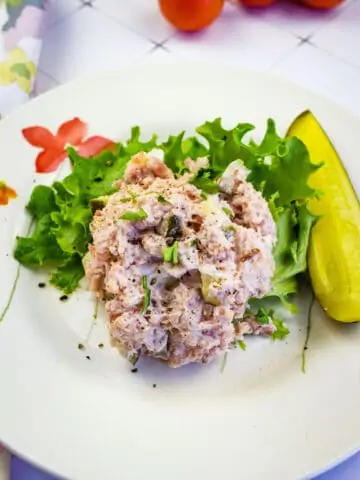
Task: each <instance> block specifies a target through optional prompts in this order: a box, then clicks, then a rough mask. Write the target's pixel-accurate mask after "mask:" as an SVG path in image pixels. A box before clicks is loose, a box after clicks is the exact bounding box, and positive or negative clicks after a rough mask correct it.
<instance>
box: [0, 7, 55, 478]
mask: <svg viewBox="0 0 360 480" xmlns="http://www.w3.org/2000/svg"><path fill="white" fill-rule="evenodd" d="M46 3H47V0H0V119H1V118H2V117H4V116H5V115H7V114H9V113H10V111H11V110H12V109H14V108H16V107H18V106H19V105H21V104H22V103H24V102H25V101H27V100H28V99H29V97H30V95H31V92H32V88H33V85H34V79H35V76H36V72H37V64H38V61H39V57H40V50H41V37H42V32H43V28H44V25H45V9H46ZM0 177H1V172H0ZM4 188H5V187H4V185H3V184H2V182H1V178H0V197H1V195H2V194H4V191H5V190H4ZM14 193H15V192H14ZM0 200H1V198H0ZM8 460H9V456H8V453H7V452H6V451H5V450H4V449H3V447H1V445H0V480H3V479H7V478H8V474H9V473H8V472H9V468H8Z"/></svg>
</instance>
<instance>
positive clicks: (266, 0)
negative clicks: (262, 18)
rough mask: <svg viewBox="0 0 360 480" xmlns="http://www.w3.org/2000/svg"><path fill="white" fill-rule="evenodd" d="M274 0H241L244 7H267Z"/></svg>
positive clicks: (274, 0)
mask: <svg viewBox="0 0 360 480" xmlns="http://www.w3.org/2000/svg"><path fill="white" fill-rule="evenodd" d="M275 2H276V0H241V3H242V4H243V5H245V7H268V6H269V5H272V4H273V3H275Z"/></svg>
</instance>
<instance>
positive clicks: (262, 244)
mask: <svg viewBox="0 0 360 480" xmlns="http://www.w3.org/2000/svg"><path fill="white" fill-rule="evenodd" d="M206 162H207V160H206V158H200V159H198V160H197V161H192V160H188V161H187V167H188V171H187V172H186V173H185V174H183V175H181V176H178V177H176V178H175V176H174V174H173V173H172V171H171V170H170V169H169V168H168V167H167V166H166V165H165V164H164V162H163V161H162V160H161V159H160V158H157V157H156V156H152V155H151V154H145V153H143V152H141V153H138V154H137V155H135V156H134V157H133V158H132V160H131V161H130V162H129V164H128V165H127V168H126V171H125V175H124V177H123V179H121V180H118V181H117V182H116V183H115V186H116V187H117V189H118V190H117V192H116V193H114V194H113V195H111V196H109V197H106V198H102V199H98V202H97V203H96V204H95V210H96V211H95V213H94V217H93V220H92V223H91V233H92V237H93V243H92V244H90V245H89V252H88V254H87V256H86V259H85V261H84V265H85V271H86V276H87V278H88V280H89V283H90V288H91V290H93V291H94V292H96V294H97V296H98V297H99V298H100V299H102V300H103V301H104V302H105V308H106V311H107V314H108V327H109V331H110V336H111V339H112V343H113V345H115V346H116V347H117V348H118V349H119V350H120V351H121V352H122V353H125V354H126V355H127V357H128V358H129V359H130V360H131V361H132V362H133V363H134V362H135V361H136V360H137V359H138V358H139V356H140V355H149V356H152V357H155V358H158V359H161V360H163V361H165V362H167V363H168V364H169V365H170V366H171V367H180V366H182V365H185V364H187V363H190V362H200V363H208V362H210V361H211V360H213V359H214V358H215V357H217V356H218V355H219V354H221V353H224V352H227V351H228V350H229V349H230V348H231V347H232V346H233V345H234V342H236V340H242V338H243V335H245V334H246V335H249V334H254V335H270V334H272V333H273V332H274V331H275V330H276V327H275V326H274V325H273V324H271V323H270V324H267V325H260V324H258V323H257V322H256V319H255V317H254V316H251V315H248V314H247V313H246V310H247V307H248V301H249V299H251V298H261V297H263V296H264V295H265V294H266V293H268V292H269V290H270V287H271V278H272V276H273V273H274V269H275V263H274V259H273V257H272V248H273V245H274V243H275V241H276V226H275V223H274V221H273V218H272V216H271V213H270V211H269V207H268V205H267V202H266V201H265V200H264V198H263V197H262V196H261V194H260V193H259V192H257V191H256V190H255V189H254V187H253V186H252V185H251V184H250V183H248V182H246V180H245V179H246V175H247V171H246V169H245V168H244V167H243V166H242V164H241V163H240V162H233V163H231V164H230V165H229V166H228V168H227V170H226V171H225V173H224V175H223V176H222V178H221V179H220V180H219V187H220V190H219V193H217V194H214V195H208V196H205V195H204V194H202V192H201V190H199V189H198V188H197V187H196V186H194V185H192V184H191V183H190V181H191V178H193V176H194V173H195V172H196V171H197V170H198V169H199V168H203V167H204V166H206Z"/></svg>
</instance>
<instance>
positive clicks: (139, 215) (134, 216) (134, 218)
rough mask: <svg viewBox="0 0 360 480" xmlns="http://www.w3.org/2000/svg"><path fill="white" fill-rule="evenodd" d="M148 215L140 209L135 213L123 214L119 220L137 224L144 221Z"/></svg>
mask: <svg viewBox="0 0 360 480" xmlns="http://www.w3.org/2000/svg"><path fill="white" fill-rule="evenodd" d="M147 216H148V214H147V213H146V212H145V210H144V209H143V208H140V210H138V211H137V212H131V211H130V210H129V211H128V212H125V213H123V214H122V215H121V217H120V219H121V220H129V221H130V222H138V221H139V220H144V219H145V218H147Z"/></svg>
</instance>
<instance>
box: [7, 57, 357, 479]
mask: <svg viewBox="0 0 360 480" xmlns="http://www.w3.org/2000/svg"><path fill="white" fill-rule="evenodd" d="M307 108H310V109H311V110H312V111H313V112H314V114H315V115H316V116H317V117H318V119H319V120H320V122H321V123H322V124H323V126H324V127H325V129H326V131H327V132H328V134H329V135H330V137H331V139H332V140H333V142H334V144H335V146H336V147H337V149H338V151H339V152H340V154H341V157H342V159H343V161H344V163H345V165H346V167H347V169H348V171H349V173H350V175H351V178H352V180H353V182H354V185H355V188H356V190H357V192H359V191H360V169H359V161H358V160H359V156H360V151H359V132H360V121H359V119H358V118H355V117H354V116H352V115H351V114H350V113H347V112H346V111H344V110H342V109H341V108H339V107H338V106H336V105H334V104H332V103H330V102H329V101H327V100H325V99H324V98H321V97H319V96H317V95H314V94H312V93H309V92H307V91H305V90H302V89H300V88H298V87H295V86H293V85H291V84H288V83H285V82H283V81H281V80H277V79H274V78H270V77H267V76H264V75H260V74H256V73H249V72H245V71H240V70H232V69H227V68H220V67H211V66H206V67H205V66H201V67H199V66H195V65H188V66H186V65H183V66H181V67H171V70H170V68H168V67H158V68H148V69H141V68H140V69H138V70H135V69H132V70H126V71H122V72H112V73H104V74H101V75H98V76H96V77H94V78H91V79H89V80H85V81H79V82H76V83H73V84H70V85H67V86H65V87H62V88H59V89H57V90H55V91H53V92H51V93H49V94H47V95H45V96H42V97H40V98H39V99H37V100H35V101H32V102H31V103H30V104H28V105H26V106H25V107H23V108H21V109H19V110H18V111H17V112H15V113H14V114H13V115H12V116H10V117H9V118H7V119H5V120H4V121H2V122H1V123H0V158H1V164H0V165H1V169H0V172H1V174H0V177H1V178H2V179H4V180H6V181H7V182H8V183H9V184H10V185H11V186H13V187H14V188H16V190H17V191H18V193H19V198H18V199H17V200H16V201H12V202H11V204H10V205H9V207H6V208H1V209H0V225H1V228H0V256H1V280H0V282H1V289H0V306H3V305H4V304H5V303H6V300H7V297H8V294H9V291H10V288H11V284H12V281H13V279H14V276H15V272H16V268H17V266H16V263H15V262H14V261H13V260H12V258H11V251H12V248H13V243H14V236H15V235H16V234H18V233H23V231H24V229H25V228H26V223H27V219H26V217H25V215H24V213H23V207H24V205H25V203H26V201H27V199H28V196H29V193H30V191H31V188H32V186H33V180H34V179H35V180H36V181H38V182H43V183H44V182H45V183H50V182H51V181H52V180H53V178H54V176H53V175H42V176H41V175H37V176H36V175H35V174H34V161H35V156H36V154H37V151H36V149H34V148H33V147H31V146H30V145H29V144H27V143H26V142H25V141H24V139H23V138H22V136H21V129H22V128H24V127H28V126H31V125H42V126H46V127H48V128H49V129H50V130H52V131H54V130H56V128H57V127H58V126H59V125H60V124H61V123H62V122H63V121H65V120H68V119H70V118H73V117H75V116H78V117H80V118H82V119H83V120H86V121H87V122H88V123H89V125H90V128H91V132H92V133H96V134H102V135H106V136H108V137H110V138H114V139H117V138H120V139H125V138H126V136H127V134H128V131H129V127H130V126H132V125H134V124H139V125H141V126H142V127H143V131H144V134H146V135H148V134H150V133H153V132H158V133H160V134H162V135H165V134H168V133H170V132H179V131H180V130H182V129H183V128H187V129H189V130H191V129H192V128H193V127H195V126H196V125H198V124H200V123H202V122H203V121H204V120H210V119H213V118H215V117H217V116H222V117H223V118H224V120H225V124H228V125H231V124H233V123H236V122H239V121H247V122H252V123H254V124H255V125H257V126H258V132H259V134H262V133H263V131H264V127H265V120H266V118H267V117H269V116H271V117H273V118H275V119H276V122H277V125H278V127H279V129H280V131H281V132H285V130H286V128H287V126H288V125H289V124H290V122H291V120H292V119H293V118H294V117H295V116H296V115H297V114H299V113H300V112H301V111H302V110H304V109H307ZM329 234H331V232H329ZM40 278H43V275H42V274H40V275H35V274H34V273H31V272H29V271H27V270H25V269H22V271H21V275H20V281H19V284H18V287H17V290H16V293H15V297H14V301H13V303H12V305H11V308H10V310H9V312H8V314H7V316H6V318H5V320H4V321H3V322H2V324H1V326H0V392H1V393H0V406H1V408H0V438H1V440H2V441H4V442H5V444H6V445H8V446H9V447H10V448H12V449H13V450H15V451H16V452H18V453H19V454H21V455H24V456H25V457H27V458H28V459H30V460H31V461H33V462H35V463H37V464H39V465H41V466H43V467H45V468H46V469H49V470H51V471H53V472H57V473H58V474H61V475H63V476H65V477H67V478H72V479H77V480H79V479H84V480H85V479H86V480H91V479H97V480H98V479H100V478H101V479H110V478H125V479H126V480H132V479H140V478H156V480H168V479H169V478H170V479H171V480H180V479H181V480H183V479H185V478H189V479H203V478H208V479H209V480H215V479H216V480H217V479H219V478H233V477H235V478H246V479H247V480H250V479H265V478H266V479H276V480H281V479H284V480H289V479H295V478H301V477H304V476H307V475H308V474H310V472H311V473H313V472H319V471H321V470H322V469H324V468H326V466H328V465H330V464H333V463H335V462H337V461H339V460H340V459H342V458H344V457H346V456H347V455H349V454H350V453H352V452H354V451H355V450H356V449H357V448H358V447H359V446H360V415H359V405H360V348H359V342H360V325H348V326H342V325H338V324H336V323H334V322H332V321H330V320H328V319H327V318H326V317H325V316H324V315H323V314H322V312H321V311H320V309H319V308H318V307H316V308H315V310H314V319H313V330H312V334H311V339H310V349H309V350H308V354H307V373H306V374H303V373H301V371H300V363H301V358H300V357H301V351H302V345H303V341H304V336H305V326H306V313H307V312H306V309H307V305H308V301H309V298H306V296H305V297H303V299H302V304H301V305H302V309H303V314H302V315H300V316H299V317H298V318H292V319H290V321H289V326H290V328H291V335H290V336H289V337H288V341H286V342H283V343H281V342H276V343H272V342H270V341H266V340H262V339H254V340H253V341H252V342H251V343H250V345H249V348H248V350H247V352H246V353H244V352H242V351H240V350H239V351H234V352H233V353H231V354H230V355H229V356H228V363H227V366H226V369H225V371H224V372H223V373H222V374H221V373H220V361H219V362H214V363H213V364H211V365H209V366H197V367H196V366H195V367H187V368H183V369H180V370H171V369H168V368H166V367H164V366H163V365H160V364H158V363H155V362H147V363H146V364H145V365H143V367H142V368H139V372H138V373H137V374H136V375H135V374H132V373H130V371H129V367H128V365H127V363H126V362H125V361H124V360H123V359H122V358H121V357H120V356H118V355H117V353H116V352H115V351H114V350H113V349H111V348H110V347H107V346H106V348H105V349H99V348H98V347H97V345H98V343H99V342H104V343H107V335H106V331H105V329H104V327H103V325H102V321H101V319H99V320H98V321H97V322H96V325H95V327H94V328H93V330H92V334H91V338H90V340H89V344H90V345H89V348H88V349H87V350H86V352H83V351H79V350H78V349H77V344H78V342H84V341H85V340H84V338H85V337H86V335H87V334H88V332H89V328H90V327H89V326H90V324H91V323H92V313H93V302H92V300H91V297H90V295H89V294H88V293H86V292H83V293H79V294H77V295H75V296H74V297H73V298H72V299H71V300H70V301H69V302H68V303H65V304H64V303H61V302H60V301H59V296H60V295H59V293H58V292H57V291H54V290H52V289H51V288H49V287H47V288H45V289H42V290H41V289H39V288H38V282H39V279H40ZM85 355H89V356H90V357H91V360H90V361H89V360H87V359H86V358H85ZM153 384H157V388H153Z"/></svg>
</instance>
